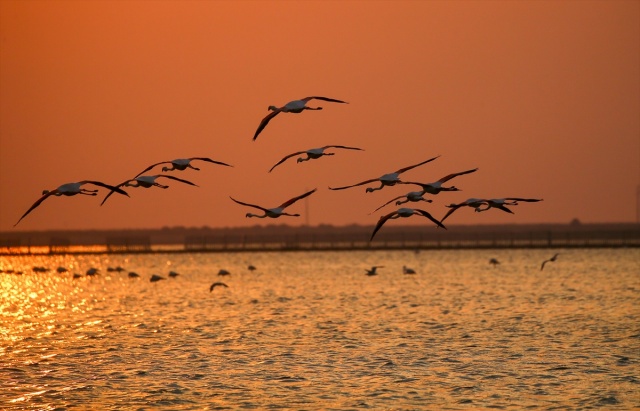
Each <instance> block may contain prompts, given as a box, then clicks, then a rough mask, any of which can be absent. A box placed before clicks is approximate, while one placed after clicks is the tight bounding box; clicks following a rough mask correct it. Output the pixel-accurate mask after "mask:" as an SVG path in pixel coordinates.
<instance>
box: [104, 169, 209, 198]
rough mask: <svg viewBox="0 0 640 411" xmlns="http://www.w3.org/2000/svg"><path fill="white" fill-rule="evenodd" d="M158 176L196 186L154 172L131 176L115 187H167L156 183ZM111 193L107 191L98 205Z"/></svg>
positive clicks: (189, 182) (111, 192)
mask: <svg viewBox="0 0 640 411" xmlns="http://www.w3.org/2000/svg"><path fill="white" fill-rule="evenodd" d="M160 177H164V178H169V179H171V180H176V181H179V182H181V183H185V184H189V185H192V186H196V187H198V185H197V184H194V183H192V182H191V181H187V180H183V179H181V178H178V177H174V176H170V175H168V174H156V175H154V176H149V175H148V176H137V177H135V178H131V179H129V180H126V181H124V182H122V183H120V184H118V185H117V186H116V187H142V188H150V187H154V186H155V187H160V188H169V186H165V185H162V184H160V183H157V182H156V180H157V179H158V178H160ZM111 194H113V190H112V191H110V192H109V194H107V195H106V196H105V197H104V200H102V203H100V205H102V204H104V202H105V201H107V199H108V198H109V197H110V196H111Z"/></svg>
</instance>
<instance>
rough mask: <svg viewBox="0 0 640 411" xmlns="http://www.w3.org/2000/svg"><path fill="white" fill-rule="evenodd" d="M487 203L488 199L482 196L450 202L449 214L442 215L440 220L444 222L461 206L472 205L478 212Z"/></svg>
mask: <svg viewBox="0 0 640 411" xmlns="http://www.w3.org/2000/svg"><path fill="white" fill-rule="evenodd" d="M486 204H487V200H485V199H482V198H469V199H467V200H465V201H463V202H461V203H458V204H449V205H448V206H447V207H449V208H450V210H449V211H448V212H447V214H445V215H444V217H442V220H440V222H443V221H444V220H446V219H447V218H448V217H449V216H450V215H451V214H453V212H454V211H456V210H457V209H459V208H461V207H471V208H474V209H475V211H476V212H478V209H479V208H480V207H481V206H483V205H486ZM509 212H511V211H509Z"/></svg>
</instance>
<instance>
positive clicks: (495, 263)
mask: <svg viewBox="0 0 640 411" xmlns="http://www.w3.org/2000/svg"><path fill="white" fill-rule="evenodd" d="M489 264H491V265H492V266H494V267H495V266H496V265H498V264H500V261H498V259H497V258H492V259H490V260H489Z"/></svg>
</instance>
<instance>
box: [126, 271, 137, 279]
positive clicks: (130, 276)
mask: <svg viewBox="0 0 640 411" xmlns="http://www.w3.org/2000/svg"><path fill="white" fill-rule="evenodd" d="M128 276H129V278H138V277H140V275H139V274H138V273H136V272H133V271H131V272H129V274H128Z"/></svg>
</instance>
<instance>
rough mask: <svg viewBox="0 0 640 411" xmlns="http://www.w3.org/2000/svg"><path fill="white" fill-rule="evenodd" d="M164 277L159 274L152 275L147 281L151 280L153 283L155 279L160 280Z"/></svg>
mask: <svg viewBox="0 0 640 411" xmlns="http://www.w3.org/2000/svg"><path fill="white" fill-rule="evenodd" d="M164 279H165V278H164V277H161V276H159V275H156V274H154V275H152V276H151V278H150V279H149V281H151V282H152V283H155V282H156V281H160V280H164Z"/></svg>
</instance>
